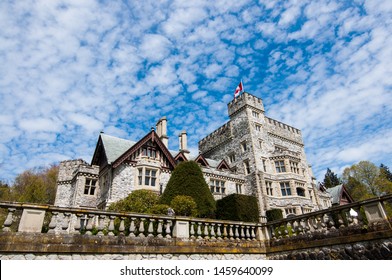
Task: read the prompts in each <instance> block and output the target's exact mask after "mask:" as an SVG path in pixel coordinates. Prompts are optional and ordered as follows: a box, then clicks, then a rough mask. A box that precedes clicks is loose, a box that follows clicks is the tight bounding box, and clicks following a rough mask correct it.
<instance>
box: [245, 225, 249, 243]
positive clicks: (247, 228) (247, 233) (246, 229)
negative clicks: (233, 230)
mask: <svg viewBox="0 0 392 280" xmlns="http://www.w3.org/2000/svg"><path fill="white" fill-rule="evenodd" d="M245 237H246V240H250V233H249V226H245Z"/></svg>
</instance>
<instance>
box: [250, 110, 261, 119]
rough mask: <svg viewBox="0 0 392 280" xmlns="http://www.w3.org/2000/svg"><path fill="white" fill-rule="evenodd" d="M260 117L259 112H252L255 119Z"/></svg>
mask: <svg viewBox="0 0 392 280" xmlns="http://www.w3.org/2000/svg"><path fill="white" fill-rule="evenodd" d="M259 115H260V114H259V113H258V112H255V111H252V116H253V117H254V118H258V117H259Z"/></svg>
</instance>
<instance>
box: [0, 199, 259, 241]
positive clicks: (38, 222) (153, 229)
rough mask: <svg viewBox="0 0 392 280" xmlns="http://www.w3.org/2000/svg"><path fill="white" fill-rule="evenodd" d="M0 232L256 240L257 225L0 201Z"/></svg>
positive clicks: (257, 237)
mask: <svg viewBox="0 0 392 280" xmlns="http://www.w3.org/2000/svg"><path fill="white" fill-rule="evenodd" d="M0 208H2V211H3V216H4V218H5V220H4V218H3V220H4V223H3V227H2V231H3V232H31V233H43V234H51V233H55V234H78V235H79V234H86V235H108V236H127V237H130V238H132V237H135V238H145V237H156V238H161V239H171V238H181V239H191V240H193V239H194V240H201V239H203V240H211V241H214V240H226V241H248V242H249V241H256V240H260V238H261V236H260V234H259V233H258V232H259V230H260V228H261V227H262V225H261V224H255V223H245V222H233V221H221V220H211V219H196V218H189V217H180V216H163V215H147V214H137V213H118V212H108V211H101V210H93V209H80V208H62V207H56V206H49V205H36V204H29V203H9V202H7V203H6V202H0Z"/></svg>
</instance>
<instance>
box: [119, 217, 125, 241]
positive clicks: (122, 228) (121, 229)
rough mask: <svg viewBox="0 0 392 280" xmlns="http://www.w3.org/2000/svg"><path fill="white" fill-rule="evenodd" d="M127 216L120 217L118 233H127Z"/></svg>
mask: <svg viewBox="0 0 392 280" xmlns="http://www.w3.org/2000/svg"><path fill="white" fill-rule="evenodd" d="M124 232H125V217H120V226H119V227H118V235H121V236H124V235H125V233H124Z"/></svg>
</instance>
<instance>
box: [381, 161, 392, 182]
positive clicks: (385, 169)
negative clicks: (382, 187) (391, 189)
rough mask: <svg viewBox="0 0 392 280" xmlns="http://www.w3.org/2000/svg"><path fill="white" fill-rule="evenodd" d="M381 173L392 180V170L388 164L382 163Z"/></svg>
mask: <svg viewBox="0 0 392 280" xmlns="http://www.w3.org/2000/svg"><path fill="white" fill-rule="evenodd" d="M380 173H381V175H382V176H385V178H386V179H387V180H388V181H390V182H392V172H391V171H389V167H388V166H386V165H384V164H382V163H381V165H380Z"/></svg>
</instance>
